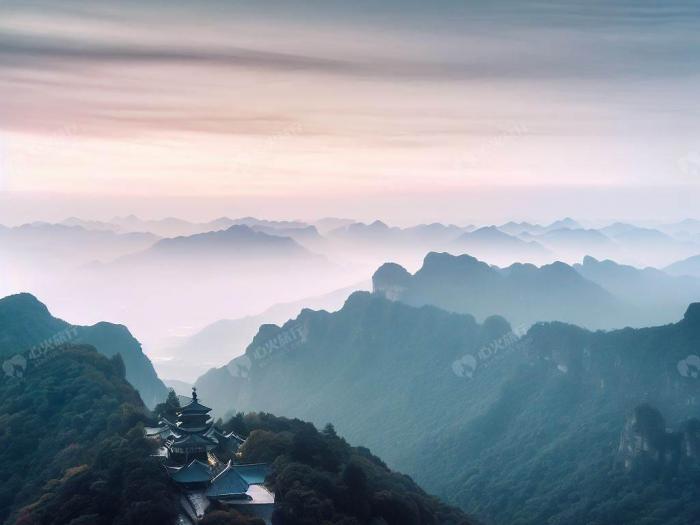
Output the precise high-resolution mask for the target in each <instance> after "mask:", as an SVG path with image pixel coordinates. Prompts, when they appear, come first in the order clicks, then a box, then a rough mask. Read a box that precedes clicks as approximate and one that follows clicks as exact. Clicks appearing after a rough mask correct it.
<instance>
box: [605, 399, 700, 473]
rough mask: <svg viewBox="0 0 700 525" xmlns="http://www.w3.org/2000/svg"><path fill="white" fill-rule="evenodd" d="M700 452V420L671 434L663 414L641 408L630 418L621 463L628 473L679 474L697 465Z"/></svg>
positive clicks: (684, 425) (627, 421) (626, 425)
mask: <svg viewBox="0 0 700 525" xmlns="http://www.w3.org/2000/svg"><path fill="white" fill-rule="evenodd" d="M699 451H700V420H698V419H690V420H688V421H687V422H685V423H683V425H681V428H680V429H679V430H678V431H675V432H674V431H669V430H668V429H667V428H666V423H665V420H664V417H663V416H662V415H661V412H659V411H658V410H657V409H656V408H653V407H651V406H650V405H640V406H638V407H636V408H635V409H634V410H633V411H632V413H631V414H630V415H629V416H628V417H627V420H626V422H625V427H624V430H623V431H622V435H621V437H620V446H619V449H618V459H619V461H620V462H621V463H622V465H623V466H624V468H625V470H627V471H644V472H648V473H676V472H677V471H678V470H679V469H685V468H689V467H691V466H693V465H694V464H696V463H697V461H698V459H699V457H700V456H699V455H698V452H699Z"/></svg>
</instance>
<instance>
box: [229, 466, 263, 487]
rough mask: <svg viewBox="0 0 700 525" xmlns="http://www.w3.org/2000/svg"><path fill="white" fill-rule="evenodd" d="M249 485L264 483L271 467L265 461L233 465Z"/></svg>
mask: <svg viewBox="0 0 700 525" xmlns="http://www.w3.org/2000/svg"><path fill="white" fill-rule="evenodd" d="M231 468H232V469H233V470H235V471H236V473H238V475H240V476H241V477H242V478H243V479H244V480H245V481H246V483H248V484H249V485H262V484H263V483H265V478H267V475H268V474H269V473H270V467H269V466H268V465H267V464H265V463H253V464H249V465H233V466H232V467H231Z"/></svg>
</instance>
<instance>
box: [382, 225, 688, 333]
mask: <svg viewBox="0 0 700 525" xmlns="http://www.w3.org/2000/svg"><path fill="white" fill-rule="evenodd" d="M582 231H583V230H582ZM373 284H374V291H375V292H377V293H379V294H382V295H384V296H385V297H387V298H389V299H392V300H399V301H402V302H404V303H406V304H410V305H414V306H421V305H424V304H430V305H434V306H438V307H440V308H444V309H445V310H448V311H452V312H457V313H470V314H473V315H475V316H476V317H477V318H478V319H483V318H485V317H488V316H489V315H496V314H500V315H503V316H504V317H506V318H507V319H509V320H510V321H511V322H513V323H514V324H515V325H523V324H524V325H526V326H529V325H531V324H532V323H535V322H538V321H563V322H569V323H574V324H577V325H580V326H585V327H588V328H592V329H598V328H606V329H610V328H616V327H623V326H628V325H630V326H638V327H641V326H648V325H650V324H661V323H666V322H671V321H673V320H674V319H677V318H678V317H680V316H681V315H682V314H683V312H684V311H685V308H686V307H687V305H688V304H689V303H691V302H694V301H700V279H696V278H693V277H675V276H671V275H668V274H666V273H664V272H662V271H660V270H656V269H654V268H646V269H637V268H634V267H632V266H624V265H620V264H617V263H615V262H613V261H609V260H606V261H598V260H597V259H595V258H593V257H585V258H584V260H583V263H582V264H576V265H574V266H569V265H567V264H564V263H561V262H558V263H553V264H549V265H544V266H541V267H537V266H534V265H529V264H514V265H511V266H509V267H506V268H499V267H497V266H489V265H488V264H486V263H484V262H482V261H479V260H478V259H476V258H474V257H471V256H469V255H461V256H453V255H449V254H446V253H442V254H438V253H430V254H428V255H427V256H426V258H425V260H424V262H423V266H422V267H421V268H420V269H419V270H418V271H417V272H416V273H415V274H413V275H411V274H410V273H408V272H407V271H406V270H405V269H404V268H402V267H400V266H398V265H395V264H392V263H388V264H385V265H383V266H382V267H381V268H379V270H377V272H376V273H375V274H374V277H373ZM642 291H644V292H642Z"/></svg>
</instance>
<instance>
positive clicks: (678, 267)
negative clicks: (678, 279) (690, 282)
mask: <svg viewBox="0 0 700 525" xmlns="http://www.w3.org/2000/svg"><path fill="white" fill-rule="evenodd" d="M664 271H665V272H666V273H670V274H672V275H691V276H694V277H700V255H694V256H693V257H689V258H688V259H685V260H683V261H678V262H676V263H673V264H671V265H670V266H667V267H666V268H664Z"/></svg>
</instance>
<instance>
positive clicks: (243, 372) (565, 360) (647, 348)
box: [197, 267, 700, 525]
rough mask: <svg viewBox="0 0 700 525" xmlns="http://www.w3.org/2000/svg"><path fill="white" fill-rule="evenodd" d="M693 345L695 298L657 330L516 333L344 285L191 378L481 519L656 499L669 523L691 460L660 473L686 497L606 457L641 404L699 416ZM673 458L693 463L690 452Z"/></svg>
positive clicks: (614, 511)
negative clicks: (331, 305)
mask: <svg viewBox="0 0 700 525" xmlns="http://www.w3.org/2000/svg"><path fill="white" fill-rule="evenodd" d="M481 270H482V271H483V272H484V273H485V275H490V272H489V271H488V267H486V268H483V267H481ZM554 271H555V272H556V271H557V268H555V269H554ZM562 271H565V272H567V274H569V272H570V271H571V269H570V268H569V269H568V270H562ZM574 273H575V272H574ZM579 278H580V276H579ZM698 348H700V304H693V305H691V306H690V307H689V308H688V309H687V312H686V314H685V316H684V318H683V319H682V320H681V321H680V322H678V323H676V324H672V325H667V326H662V327H657V328H646V329H624V330H618V331H613V332H590V331H587V330H585V329H582V328H579V327H576V326H573V325H568V324H562V323H538V324H536V325H534V326H533V327H532V328H531V329H530V330H529V331H528V333H527V334H526V335H524V336H523V337H520V336H519V334H517V333H516V334H514V333H513V332H512V331H511V328H510V326H509V324H508V323H507V322H506V321H505V320H504V319H503V318H500V317H491V318H489V319H487V320H486V321H485V322H484V323H483V324H478V323H477V322H476V321H475V319H474V318H473V317H471V316H469V315H459V314H453V313H448V312H445V311H443V310H440V309H438V308H435V307H432V306H422V307H418V308H416V307H412V306H408V305H405V304H402V303H400V302H393V301H390V300H388V299H386V298H384V297H381V296H379V295H377V294H369V293H362V292H358V293H355V294H353V295H352V296H351V297H350V298H349V299H348V301H347V303H346V304H345V306H344V307H343V309H342V310H340V311H338V312H336V313H332V314H331V313H327V312H313V311H309V310H305V311H303V312H302V313H301V315H300V316H299V317H298V318H297V319H295V320H292V321H289V322H288V323H285V325H283V326H281V327H278V326H269V325H268V326H263V327H261V329H260V332H259V333H258V334H257V336H256V337H255V339H254V340H253V342H252V343H251V345H250V346H249V347H248V349H247V352H246V355H245V356H243V357H240V358H237V359H236V360H234V361H233V362H231V363H230V364H229V365H228V366H227V367H224V368H221V369H216V370H212V371H210V372H209V373H207V374H206V375H204V376H203V377H201V378H200V379H199V380H198V382H197V386H198V389H199V392H200V393H201V394H202V395H208V396H214V395H215V393H216V396H219V397H220V398H226V399H227V400H228V404H230V405H232V406H233V407H235V410H262V411H273V412H277V413H284V414H287V415H291V416H298V417H303V418H306V419H309V420H311V421H314V422H316V423H318V424H322V422H326V421H333V422H334V424H335V425H336V427H337V428H338V430H339V431H340V432H342V433H344V434H346V435H347V436H348V438H349V439H350V440H351V442H363V443H366V444H368V445H369V446H371V447H372V449H373V450H376V451H378V452H379V453H380V454H381V455H382V456H383V457H384V458H385V459H386V460H387V461H388V462H389V464H390V465H391V466H394V467H396V468H400V469H403V470H404V471H406V472H407V473H408V474H410V475H412V476H414V477H415V478H416V480H417V481H419V483H421V484H422V486H424V487H430V489H431V490H435V491H436V492H437V494H438V495H440V496H442V497H444V498H446V499H447V500H448V501H450V502H452V503H456V504H458V505H459V506H460V507H462V508H463V509H465V510H467V511H468V512H470V513H472V514H473V515H475V516H476V517H477V518H479V519H482V520H484V521H485V522H493V523H496V524H501V523H502V524H510V523H522V524H533V525H534V524H541V523H556V524H562V525H563V524H565V523H586V522H591V520H592V521H593V522H596V523H604V524H613V523H617V524H633V523H638V522H640V520H642V519H643V518H644V517H645V516H646V515H648V513H649V512H650V511H651V509H655V512H656V513H657V514H656V516H657V518H658V519H659V520H660V522H663V523H673V524H676V525H680V524H682V523H690V521H688V520H689V519H691V518H690V516H693V515H694V513H695V512H697V511H698V509H699V508H700V507H699V506H698V502H697V498H694V497H693V496H692V493H693V492H692V491H694V490H696V489H697V488H698V487H700V478H698V477H697V473H696V474H693V472H697V471H693V470H692V468H694V467H692V468H691V467H687V468H691V470H690V471H688V470H687V469H686V467H683V468H684V469H686V470H682V471H681V470H678V471H677V472H676V474H675V475H676V476H686V477H687V479H686V478H684V481H683V483H684V486H685V487H687V489H688V490H690V493H689V492H687V491H685V492H683V491H674V489H673V488H672V485H669V482H668V481H666V478H663V477H655V476H654V475H651V477H643V476H642V475H641V474H639V473H636V472H633V471H630V470H626V469H625V468H624V466H623V465H618V464H617V461H618V458H619V447H620V440H621V436H623V435H624V432H625V428H626V421H627V417H628V414H629V413H630V411H632V410H633V409H634V408H635V407H636V406H639V405H640V404H641V403H649V404H651V405H653V406H655V407H657V408H658V409H659V410H660V411H661V412H662V413H663V414H664V417H665V418H666V420H667V422H668V425H669V426H671V427H677V426H679V425H681V424H684V422H685V421H687V420H688V418H692V417H697V416H698V415H700V404H699V403H700V401H698V399H700V375H699V374H700V372H699V370H700V358H698V356H697V349H698ZM216 408H217V410H219V411H220V412H221V411H224V410H227V407H226V406H225V404H222V403H220V404H218V406H217V407H216ZM693 428H694V427H693ZM683 454H684V458H685V459H684V460H683V465H686V466H692V465H696V466H697V465H698V459H699V458H698V452H697V451H695V450H687V451H685V452H683ZM678 468H680V466H679V467H678ZM645 487H646V488H650V489H651V490H648V491H647V492H645V496H644V498H642V499H640V498H635V497H634V494H636V493H638V492H639V491H642V490H645ZM627 497H628V498H630V499H629V500H627V499H625V498H627ZM684 520H685V521H684ZM691 521H692V520H691Z"/></svg>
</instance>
